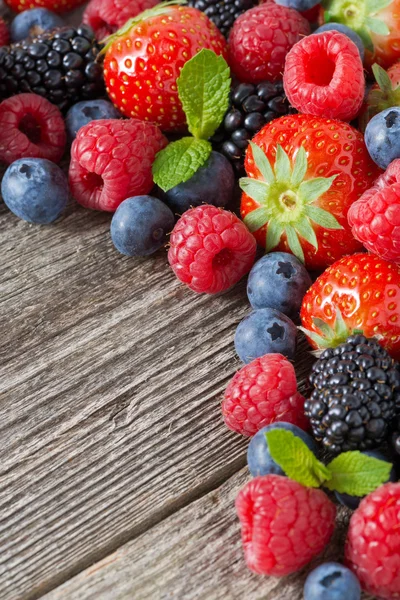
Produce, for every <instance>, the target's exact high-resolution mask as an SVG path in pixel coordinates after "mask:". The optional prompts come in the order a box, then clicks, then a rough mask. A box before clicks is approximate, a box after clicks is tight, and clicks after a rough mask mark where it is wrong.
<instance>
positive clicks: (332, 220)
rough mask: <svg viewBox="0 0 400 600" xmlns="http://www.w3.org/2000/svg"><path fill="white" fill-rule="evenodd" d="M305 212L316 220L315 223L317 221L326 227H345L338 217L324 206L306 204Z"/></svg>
mask: <svg viewBox="0 0 400 600" xmlns="http://www.w3.org/2000/svg"><path fill="white" fill-rule="evenodd" d="M304 212H305V213H306V215H307V217H310V219H311V220H312V221H314V223H317V225H320V226H321V227H324V228H325V229H343V227H342V226H341V225H340V223H339V222H338V220H337V219H336V217H334V216H333V215H332V214H331V213H330V212H328V211H327V210H324V209H323V208H319V207H318V206H305V207H304Z"/></svg>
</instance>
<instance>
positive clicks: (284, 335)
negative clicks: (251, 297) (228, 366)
mask: <svg viewBox="0 0 400 600" xmlns="http://www.w3.org/2000/svg"><path fill="white" fill-rule="evenodd" d="M296 334H297V328H296V325H295V324H294V323H293V321H291V320H290V319H289V318H288V317H286V316H285V315H284V314H283V313H281V312H279V311H278V310H275V309H273V308H262V309H260V310H255V311H254V312H252V313H250V314H249V316H248V317H246V318H245V319H243V321H241V322H240V323H239V325H238V327H237V329H236V333H235V349H236V352H237V354H238V356H239V358H240V360H242V361H243V362H244V363H249V362H251V361H252V360H254V359H255V358H258V357H259V356H264V354H271V353H277V354H283V355H284V356H287V358H289V359H293V358H294V353H295V349H296Z"/></svg>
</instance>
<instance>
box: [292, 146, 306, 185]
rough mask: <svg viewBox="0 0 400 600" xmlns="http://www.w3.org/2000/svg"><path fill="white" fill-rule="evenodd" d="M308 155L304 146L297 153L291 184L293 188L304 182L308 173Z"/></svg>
mask: <svg viewBox="0 0 400 600" xmlns="http://www.w3.org/2000/svg"><path fill="white" fill-rule="evenodd" d="M307 168H308V164H307V153H306V151H305V150H304V148H303V146H300V148H299V149H298V151H297V154H296V159H295V161H294V168H293V173H292V179H291V184H292V186H293V187H298V186H299V185H300V184H301V182H302V181H303V179H304V177H305V174H306V173H307Z"/></svg>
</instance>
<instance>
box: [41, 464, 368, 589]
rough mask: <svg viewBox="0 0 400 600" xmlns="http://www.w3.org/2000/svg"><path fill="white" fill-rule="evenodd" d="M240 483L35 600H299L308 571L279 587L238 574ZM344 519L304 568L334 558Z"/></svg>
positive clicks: (241, 476)
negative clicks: (236, 503)
mask: <svg viewBox="0 0 400 600" xmlns="http://www.w3.org/2000/svg"><path fill="white" fill-rule="evenodd" d="M248 478H249V475H248V473H247V469H243V470H242V471H241V472H240V473H238V474H237V475H235V476H233V477H232V478H230V479H229V480H228V481H227V482H226V483H225V484H224V485H222V486H221V487H220V488H218V489H216V490H214V491H212V492H210V493H209V494H207V495H206V496H204V497H203V498H201V499H199V500H197V501H196V502H193V503H191V504H190V505H189V506H187V507H185V508H183V509H182V510H180V511H178V512H177V513H175V514H174V515H172V516H171V517H169V518H168V519H165V520H164V521H162V522H161V523H159V524H158V525H157V526H155V527H153V528H152V529H150V530H149V531H147V532H146V533H144V534H143V535H141V536H139V537H138V538H136V539H135V540H133V541H132V542H129V543H127V544H125V545H124V546H122V547H121V548H119V549H118V550H117V551H116V552H115V553H113V554H111V555H110V556H107V557H106V558H105V559H104V560H102V561H100V562H98V563H96V564H95V565H93V566H91V567H90V568H88V569H86V570H85V571H84V572H82V573H80V574H79V575H78V576H76V577H74V578H73V579H71V580H70V581H68V582H66V583H65V584H64V585H62V586H60V587H59V588H57V589H55V590H54V591H52V592H50V593H49V594H46V595H45V596H44V598H43V600H110V599H111V598H112V600H127V599H128V598H134V599H135V600H150V599H151V600H166V599H167V598H170V599H173V600H199V599H201V600H243V599H246V600H301V599H302V598H303V594H302V589H303V584H304V579H305V577H306V575H307V573H308V571H309V568H307V569H304V570H303V571H302V573H300V574H295V575H292V576H290V577H286V578H284V579H276V578H268V577H261V576H257V575H254V574H252V573H250V571H248V570H247V569H246V566H245V563H244V559H243V557H242V550H241V543H240V533H239V523H238V521H237V518H236V513H235V509H234V499H235V497H236V494H237V491H238V490H239V489H240V487H241V486H242V485H243V483H244V482H245V481H246V480H248ZM347 516H348V515H347V514H346V511H345V510H343V509H342V510H340V511H339V514H338V519H337V521H338V528H337V531H336V533H335V536H334V538H333V539H332V542H331V544H330V546H329V547H328V548H327V550H326V551H325V553H324V554H323V556H322V557H319V558H318V559H317V560H316V561H314V562H313V563H312V565H311V566H315V565H316V564H317V562H318V561H321V560H322V559H326V560H332V559H334V560H337V559H338V557H339V556H341V555H342V550H343V538H344V535H345V530H346V523H347ZM310 568H311V567H310ZM363 598H365V599H366V598H368V596H367V595H364V596H363ZM343 600H345V598H343Z"/></svg>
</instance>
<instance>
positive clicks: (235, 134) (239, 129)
mask: <svg viewBox="0 0 400 600" xmlns="http://www.w3.org/2000/svg"><path fill="white" fill-rule="evenodd" d="M231 99H232V105H231V107H230V108H229V110H228V112H227V113H226V115H225V118H224V120H223V122H222V124H221V126H220V128H219V129H218V131H217V132H216V133H215V134H214V136H213V138H212V141H213V144H214V147H215V148H217V149H218V150H219V152H221V153H222V154H224V155H225V156H226V157H227V158H228V159H229V160H230V161H231V162H232V164H233V165H234V167H235V168H236V170H237V171H238V172H239V173H241V171H242V170H243V161H244V155H245V151H246V148H247V146H248V143H249V140H251V138H252V137H253V136H254V135H255V134H256V133H257V132H258V131H260V129H262V128H263V127H264V125H266V124H267V123H269V122H270V121H272V120H273V119H276V118H277V117H281V116H282V115H286V114H288V113H293V112H296V111H295V109H293V108H292V107H291V106H290V105H289V102H288V101H287V100H286V98H285V94H284V92H283V83H282V81H276V82H275V83H272V82H271V81H262V82H261V83H259V84H258V85H257V86H256V85H253V84H252V83H239V85H237V86H236V87H234V88H233V90H232V94H231Z"/></svg>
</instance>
